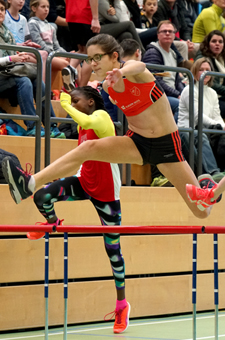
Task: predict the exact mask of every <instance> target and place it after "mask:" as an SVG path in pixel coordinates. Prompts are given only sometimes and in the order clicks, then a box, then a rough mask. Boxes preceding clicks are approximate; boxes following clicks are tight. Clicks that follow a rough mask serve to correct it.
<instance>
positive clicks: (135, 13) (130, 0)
mask: <svg viewBox="0 0 225 340" xmlns="http://www.w3.org/2000/svg"><path fill="white" fill-rule="evenodd" d="M122 1H123V2H124V3H125V4H126V6H127V8H128V11H129V13H130V15H131V20H132V21H133V23H134V25H135V27H136V28H142V25H141V15H140V14H141V13H140V7H139V5H138V3H137V0H122Z"/></svg>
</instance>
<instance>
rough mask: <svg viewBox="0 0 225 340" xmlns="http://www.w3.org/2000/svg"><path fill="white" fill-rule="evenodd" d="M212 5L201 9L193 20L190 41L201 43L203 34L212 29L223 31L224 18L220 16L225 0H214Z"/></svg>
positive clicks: (224, 27) (224, 6)
mask: <svg viewBox="0 0 225 340" xmlns="http://www.w3.org/2000/svg"><path fill="white" fill-rule="evenodd" d="M213 2H214V3H213V5H212V6H211V7H209V8H206V9H203V10H202V11H201V13H200V14H199V15H198V17H197V19H196V20H195V23H194V27H193V37H192V41H193V42H195V43H201V42H202V41H203V40H204V38H205V36H206V35H208V34H209V33H210V32H212V31H214V30H218V31H220V32H224V30H225V19H224V18H223V16H222V13H223V11H224V10H225V1H221V0H214V1H213Z"/></svg>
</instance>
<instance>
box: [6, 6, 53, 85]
mask: <svg viewBox="0 0 225 340" xmlns="http://www.w3.org/2000/svg"><path fill="white" fill-rule="evenodd" d="M7 3H8V10H7V11H6V15H5V20H4V24H5V26H6V27H7V28H8V29H9V30H10V32H11V33H12V34H13V37H14V39H15V41H16V43H17V45H21V46H29V47H34V48H40V45H38V44H36V43H35V42H33V41H31V40H30V39H31V36H30V31H29V28H28V24H27V20H26V18H25V17H24V16H23V15H21V14H20V13H19V11H20V10H21V8H22V7H23V5H24V0H21V1H20V2H18V1H17V0H8V1H7ZM40 53H41V57H42V60H43V68H42V78H43V80H45V63H46V59H47V57H48V54H47V52H45V51H41V52H40ZM29 62H32V63H35V64H36V63H37V61H36V57H35V56H34V55H33V54H31V53H30V58H29Z"/></svg>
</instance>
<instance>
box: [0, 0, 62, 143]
mask: <svg viewBox="0 0 225 340" xmlns="http://www.w3.org/2000/svg"><path fill="white" fill-rule="evenodd" d="M5 9H6V3H5V1H4V0H0V11H1V13H2V15H1V16H0V43H1V44H10V45H16V42H15V40H14V37H13V35H12V34H11V32H10V31H9V30H8V29H7V27H6V26H5V25H4V24H3V21H4V18H5ZM29 59H30V55H29V54H27V53H15V52H14V51H7V50H3V49H1V50H0V65H1V67H3V68H4V66H6V65H8V64H10V63H12V62H26V61H29ZM36 86H37V82H36V79H35V80H32V81H31V80H30V79H29V78H27V77H14V76H11V77H8V76H7V78H6V77H5V76H3V75H1V76H0V97H1V98H8V99H9V100H10V101H12V100H13V101H14V106H15V105H17V103H18V104H19V106H20V110H21V113H22V114H23V115H29V116H36V111H35V109H34V104H33V101H34V99H36ZM44 97H45V84H44V83H43V82H42V98H43V100H42V122H43V123H44V118H45V101H44ZM15 98H16V100H15ZM51 117H55V113H54V111H53V108H52V107H51ZM24 123H25V125H26V126H27V135H28V136H35V132H36V127H35V122H34V121H31V120H27V121H24ZM44 134H45V131H44V129H43V128H42V131H41V136H44ZM51 137H53V138H65V135H64V134H63V133H61V132H60V131H59V130H58V128H57V125H56V124H55V123H52V124H51Z"/></svg>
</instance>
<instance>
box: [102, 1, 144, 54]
mask: <svg viewBox="0 0 225 340" xmlns="http://www.w3.org/2000/svg"><path fill="white" fill-rule="evenodd" d="M111 3H112V5H111ZM98 12H99V21H100V23H101V30H100V33H105V34H110V35H112V36H113V37H114V38H115V39H117V40H118V41H119V42H121V41H122V40H123V39H128V38H132V39H134V40H136V41H137V42H138V43H139V44H140V46H141V49H142V52H143V53H144V52H145V49H144V47H143V45H142V42H141V40H140V38H139V35H138V33H137V31H136V29H135V26H134V24H133V22H132V21H123V22H120V18H121V7H120V0H114V1H111V2H110V1H109V0H99V1H98Z"/></svg>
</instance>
